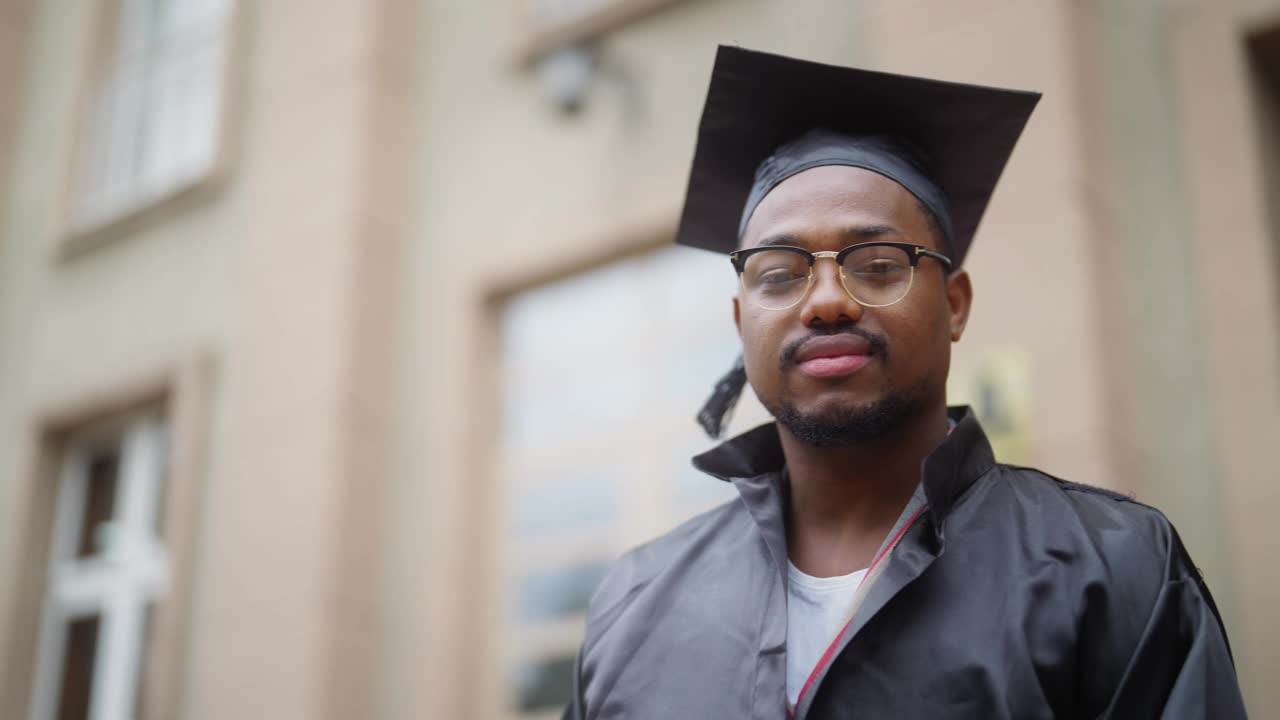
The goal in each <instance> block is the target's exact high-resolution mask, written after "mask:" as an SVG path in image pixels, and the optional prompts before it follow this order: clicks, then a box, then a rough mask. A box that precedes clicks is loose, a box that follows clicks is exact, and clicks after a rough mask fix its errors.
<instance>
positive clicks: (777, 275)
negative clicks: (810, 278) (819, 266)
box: [758, 268, 805, 285]
mask: <svg viewBox="0 0 1280 720" xmlns="http://www.w3.org/2000/svg"><path fill="white" fill-rule="evenodd" d="M804 277H805V276H804V275H801V274H799V273H797V272H795V271H794V270H790V269H787V268H774V269H773V270H766V271H764V272H763V273H761V275H760V277H759V278H758V279H759V281H760V282H761V283H762V284H765V285H780V284H782V283H789V282H795V281H796V280H803V279H804Z"/></svg>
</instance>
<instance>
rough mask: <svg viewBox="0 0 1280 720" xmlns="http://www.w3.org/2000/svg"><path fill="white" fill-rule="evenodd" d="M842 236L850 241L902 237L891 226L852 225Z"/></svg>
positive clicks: (898, 231) (900, 233)
mask: <svg viewBox="0 0 1280 720" xmlns="http://www.w3.org/2000/svg"><path fill="white" fill-rule="evenodd" d="M843 235H844V236H845V237H846V238H849V239H850V240H873V239H875V238H878V237H883V236H885V235H902V231H901V230H899V229H898V228H896V227H894V226H892V225H854V226H853V227H850V228H846V229H845V231H844V233H843Z"/></svg>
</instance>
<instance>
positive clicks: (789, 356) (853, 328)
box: [778, 325, 889, 369]
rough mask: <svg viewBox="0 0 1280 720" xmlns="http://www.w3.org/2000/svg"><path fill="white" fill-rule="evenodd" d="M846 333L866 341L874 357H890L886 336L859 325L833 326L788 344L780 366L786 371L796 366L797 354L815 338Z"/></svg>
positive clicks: (783, 350) (783, 352)
mask: <svg viewBox="0 0 1280 720" xmlns="http://www.w3.org/2000/svg"><path fill="white" fill-rule="evenodd" d="M845 333H847V334H849V335H857V336H858V337H860V338H862V339H863V340H866V341H867V344H868V345H869V346H871V354H872V355H879V356H880V357H882V358H883V357H886V356H888V354H889V343H888V342H887V341H885V339H884V336H882V335H877V334H876V333H873V332H871V331H870V330H866V329H864V328H860V327H858V326H857V325H833V326H831V327H828V328H818V329H815V330H814V331H813V333H812V334H811V335H809V336H807V337H802V338H797V339H795V340H792V341H791V342H789V343H787V346H786V347H784V348H783V349H782V355H781V357H780V358H779V363H778V364H779V365H780V366H781V367H782V368H784V369H785V368H788V367H790V366H792V365H794V364H795V360H796V353H799V352H800V348H802V347H804V344H805V343H807V342H809V341H810V340H812V339H813V338H815V337H825V336H827V335H841V334H845Z"/></svg>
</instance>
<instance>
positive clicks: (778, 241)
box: [755, 225, 902, 248]
mask: <svg viewBox="0 0 1280 720" xmlns="http://www.w3.org/2000/svg"><path fill="white" fill-rule="evenodd" d="M840 235H841V237H844V238H847V239H848V240H849V241H850V242H851V243H855V242H866V241H869V240H875V239H876V238H880V237H884V236H885V235H899V236H900V235H902V231H901V230H899V229H898V228H896V227H894V226H892V225H852V226H850V227H847V228H845V229H844V230H841V231H840ZM775 245H791V246H792V247H802V248H807V247H809V243H807V242H805V241H804V240H803V239H801V238H800V237H798V236H796V235H791V234H788V233H779V234H777V235H770V236H769V237H767V238H765V239H763V240H761V241H760V242H758V243H756V244H755V247H772V246H775Z"/></svg>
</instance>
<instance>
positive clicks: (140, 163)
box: [70, 0, 232, 232]
mask: <svg viewBox="0 0 1280 720" xmlns="http://www.w3.org/2000/svg"><path fill="white" fill-rule="evenodd" d="M231 2H232V0H104V2H103V4H102V17H103V18H104V25H103V27H102V29H101V30H102V31H101V42H100V43H99V44H98V47H99V52H96V53H95V55H94V56H95V58H99V59H100V60H101V62H96V63H95V67H94V68H93V70H92V72H93V75H92V76H91V83H90V90H89V95H88V97H87V102H86V104H85V108H84V114H83V116H82V135H81V142H80V144H79V149H78V158H79V162H78V168H77V171H76V174H75V177H74V178H73V191H72V199H71V208H70V210H71V229H72V231H73V232H77V231H78V232H83V231H87V230H91V229H93V228H95V227H98V226H101V225H105V224H107V223H110V222H111V221H113V220H115V219H117V218H119V217H121V216H123V215H126V214H128V213H129V212H131V211H133V210H137V209H139V208H142V207H145V206H147V205H149V204H151V203H154V202H156V201H157V200H160V199H162V198H164V197H166V196H168V195H170V194H172V193H173V192H175V191H177V190H180V189H182V188H184V187H186V186H189V185H190V184H192V183H193V182H195V181H197V180H199V179H201V178H203V177H205V176H206V175H208V174H209V173H210V172H212V170H213V168H214V164H215V160H216V156H217V151H218V138H219V135H220V120H221V116H222V113H221V108H222V104H223V86H224V80H225V78H224V75H225V67H226V59H227V52H228V50H227V48H228V37H229V25H230V23H229V15H230V4H231Z"/></svg>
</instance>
